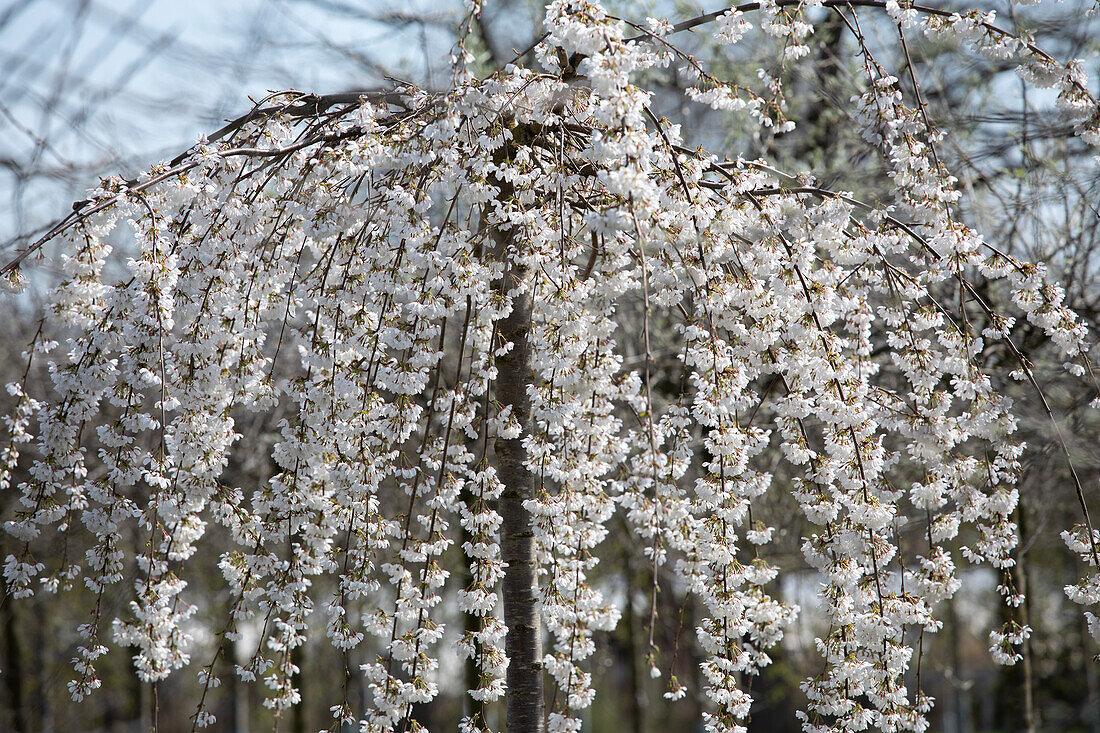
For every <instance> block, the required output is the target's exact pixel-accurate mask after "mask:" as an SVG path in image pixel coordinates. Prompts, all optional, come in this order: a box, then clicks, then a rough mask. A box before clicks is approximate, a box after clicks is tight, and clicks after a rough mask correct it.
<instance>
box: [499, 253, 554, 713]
mask: <svg viewBox="0 0 1100 733" xmlns="http://www.w3.org/2000/svg"><path fill="white" fill-rule="evenodd" d="M494 239H495V240H496V241H495V244H496V245H497V249H498V253H499V254H500V255H501V256H502V259H503V261H504V262H506V263H507V264H506V268H507V269H506V271H505V274H504V278H503V280H502V282H501V285H500V288H501V290H502V292H505V293H507V292H508V291H511V290H514V288H515V287H516V286H517V285H518V284H519V283H521V282H523V279H524V277H525V276H526V273H525V272H524V270H523V269H522V268H521V267H518V266H516V264H515V262H514V261H509V258H508V257H507V256H506V255H505V254H504V253H505V251H506V247H507V244H508V242H509V240H510V237H509V236H508V235H507V234H503V233H497V234H494ZM498 328H499V333H500V337H501V338H502V339H504V340H506V341H510V342H511V343H512V349H511V351H509V352H508V353H507V354H505V355H503V356H500V357H498V358H497V360H496V366H497V382H496V385H497V398H498V399H499V401H500V403H501V404H502V405H511V407H512V414H513V416H514V417H515V419H516V420H518V421H519V424H520V426H521V427H522V431H521V435H520V437H518V438H511V439H501V438H497V439H496V441H495V444H494V445H495V449H496V457H497V472H498V476H499V478H500V481H501V483H502V484H503V485H504V489H503V491H502V493H501V498H500V515H501V519H502V520H503V526H502V532H503V534H502V536H501V543H500V544H501V559H502V560H503V561H504V562H505V563H506V564H507V567H506V569H505V571H504V583H503V585H504V623H505V624H506V625H507V626H508V633H507V636H505V640H504V647H505V652H506V653H507V654H508V659H509V662H508V672H507V677H506V681H507V684H508V693H507V699H506V702H507V713H506V721H507V723H506V725H507V730H508V733H541V732H542V731H543V730H544V721H543V691H542V634H541V630H540V624H539V616H538V610H537V609H536V606H535V601H536V598H537V596H538V574H537V569H538V558H537V556H536V550H535V534H534V530H533V529H532V527H531V514H530V512H528V511H527V509H526V507H524V505H523V502H524V501H525V500H527V499H529V498H532V496H533V492H534V483H533V481H532V477H531V474H530V472H529V471H528V470H527V467H526V466H525V465H524V461H525V459H526V457H527V454H526V451H525V450H524V448H523V435H524V434H526V433H528V430H529V427H530V420H531V405H530V400H529V398H528V396H527V385H528V383H529V382H530V381H531V366H530V358H529V354H528V343H527V337H528V334H529V332H530V330H531V295H530V293H524V294H522V295H515V294H514V295H513V298H512V312H511V313H510V314H509V315H508V317H507V318H505V319H503V320H502V321H501V322H500V325H499V327H498Z"/></svg>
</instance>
